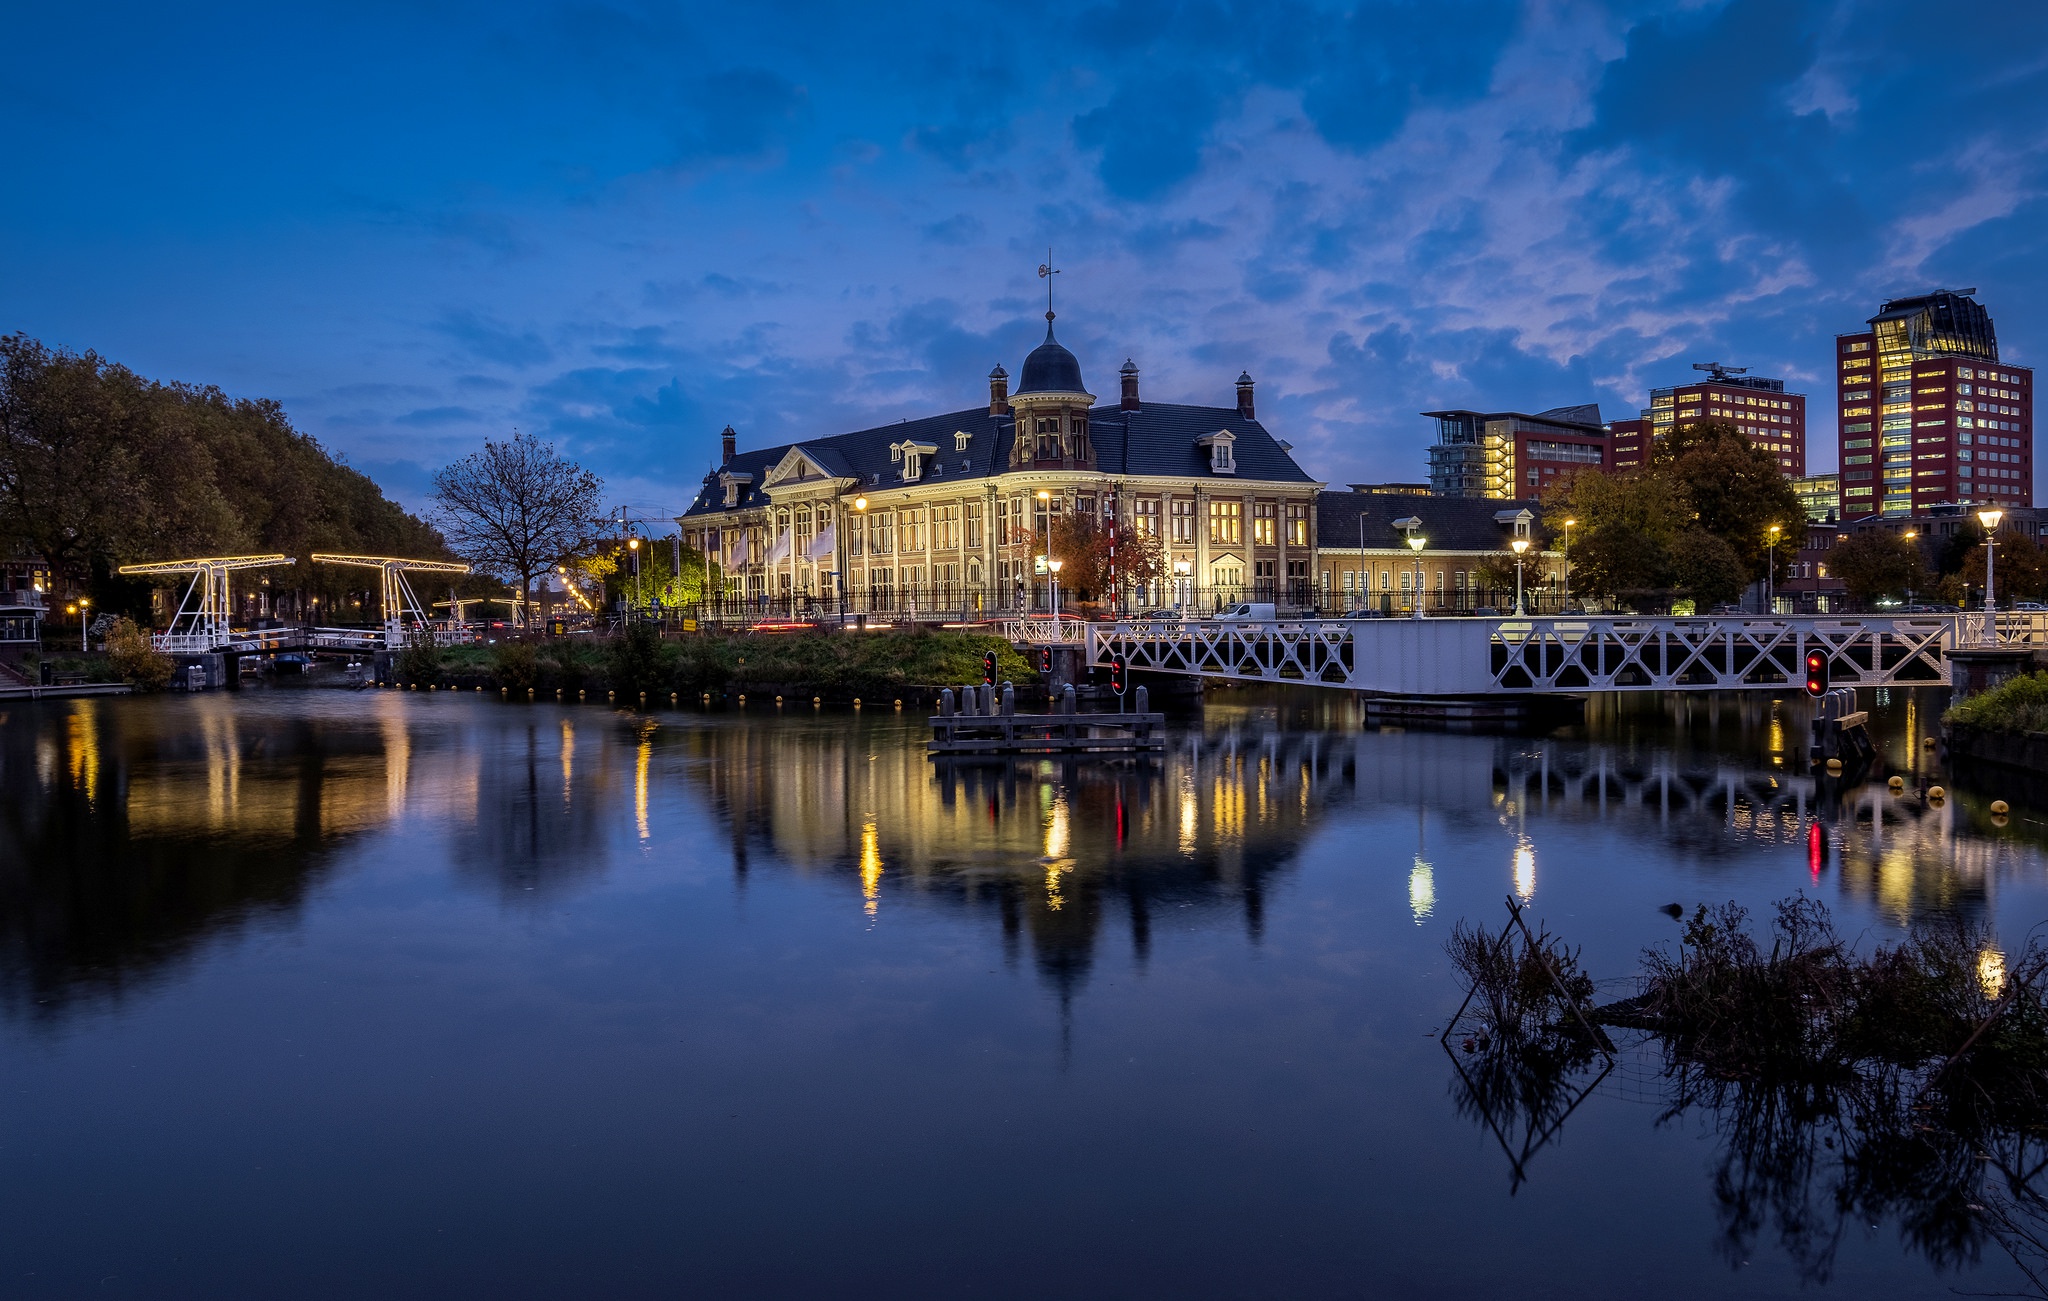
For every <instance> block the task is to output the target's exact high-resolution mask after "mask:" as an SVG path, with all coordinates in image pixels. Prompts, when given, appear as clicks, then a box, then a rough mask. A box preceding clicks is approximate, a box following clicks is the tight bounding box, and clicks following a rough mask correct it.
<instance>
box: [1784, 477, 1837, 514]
mask: <svg viewBox="0 0 2048 1301" xmlns="http://www.w3.org/2000/svg"><path fill="white" fill-rule="evenodd" d="M1792 491H1793V492H1795V493H1797V494H1798V495H1799V505H1800V507H1801V508H1802V509H1804V510H1805V511H1806V518H1807V519H1809V520H1812V521H1813V522H1814V523H1816V524H1819V523H1824V522H1825V523H1830V524H1831V523H1833V522H1834V521H1836V520H1838V519H1840V518H1841V517H1842V476H1841V475H1839V474H1808V475H1802V476H1800V477H1799V478H1797V479H1794V480H1793V481H1792Z"/></svg>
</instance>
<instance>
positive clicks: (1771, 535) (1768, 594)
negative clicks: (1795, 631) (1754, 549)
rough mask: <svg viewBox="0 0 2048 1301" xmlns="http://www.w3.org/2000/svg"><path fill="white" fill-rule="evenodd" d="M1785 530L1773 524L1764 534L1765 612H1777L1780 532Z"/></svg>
mask: <svg viewBox="0 0 2048 1301" xmlns="http://www.w3.org/2000/svg"><path fill="white" fill-rule="evenodd" d="M1782 532H1784V530H1783V529H1781V528H1779V527H1778V526H1777V525H1776V524H1773V525H1771V527H1770V529H1769V531H1768V532H1767V533H1766V534H1765V535H1764V613H1765V614H1775V613H1777V609H1778V602H1777V591H1776V586H1775V584H1776V582H1777V564H1778V534H1780V533H1782Z"/></svg>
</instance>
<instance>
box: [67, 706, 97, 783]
mask: <svg viewBox="0 0 2048 1301" xmlns="http://www.w3.org/2000/svg"><path fill="white" fill-rule="evenodd" d="M64 727H65V738H66V740H67V742H68V745H67V747H66V748H67V751H68V756H69V758H70V764H69V768H70V770H71V787H72V789H73V790H78V791H83V792H84V793H85V799H86V803H88V804H97V803H98V802H99V793H100V729H99V715H98V713H97V712H96V711H95V710H94V709H93V707H92V705H91V704H90V703H88V702H80V704H79V705H78V706H77V707H75V708H74V709H73V710H72V713H71V716H70V717H69V718H67V719H65V720H64Z"/></svg>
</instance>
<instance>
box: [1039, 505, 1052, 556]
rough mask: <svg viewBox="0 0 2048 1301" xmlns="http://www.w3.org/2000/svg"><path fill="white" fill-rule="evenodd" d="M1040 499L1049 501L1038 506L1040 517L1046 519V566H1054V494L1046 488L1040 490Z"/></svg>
mask: <svg viewBox="0 0 2048 1301" xmlns="http://www.w3.org/2000/svg"><path fill="white" fill-rule="evenodd" d="M1038 500H1040V501H1042V502H1045V503H1047V504H1046V505H1043V506H1040V507H1039V508H1038V517H1039V518H1040V519H1042V520H1044V521H1045V559H1046V568H1048V569H1050V568H1052V506H1051V502H1052V494H1051V493H1050V492H1048V491H1046V490H1045V489H1044V488H1040V489H1039V490H1038Z"/></svg>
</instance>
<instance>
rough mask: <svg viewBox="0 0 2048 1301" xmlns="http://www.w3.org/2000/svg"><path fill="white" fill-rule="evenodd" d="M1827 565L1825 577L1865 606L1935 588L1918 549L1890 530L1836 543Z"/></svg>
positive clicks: (1872, 531)
mask: <svg viewBox="0 0 2048 1301" xmlns="http://www.w3.org/2000/svg"><path fill="white" fill-rule="evenodd" d="M1827 563H1828V573H1829V574H1830V575H1831V576H1833V577H1835V578H1838V579H1840V580H1841V582H1842V586H1844V587H1846V588H1848V589H1849V596H1850V598H1851V599H1853V600H1856V601H1860V602H1863V603H1865V604H1868V603H1870V602H1873V601H1878V600H1882V599H1885V598H1887V597H1903V596H1904V595H1905V594H1906V593H1907V592H1908V591H1912V590H1918V591H1922V592H1925V591H1927V590H1929V589H1930V588H1931V587H1933V585H1934V584H1933V583H1932V582H1930V581H1929V578H1928V574H1927V567H1926V564H1925V562H1924V561H1923V560H1922V559H1921V555H1920V548H1919V547H1918V546H1916V545H1914V544H1913V543H1911V542H1908V541H1907V540H1906V539H1905V538H1903V537H1901V536H1900V535H1899V534H1897V533H1894V532H1892V531H1891V530H1889V529H1864V530H1862V531H1860V532H1856V533H1851V534H1850V535H1849V536H1848V537H1846V538H1844V539H1842V540H1841V541H1840V542H1837V543H1835V545H1834V549H1833V550H1831V551H1829V552H1828V562H1827Z"/></svg>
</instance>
